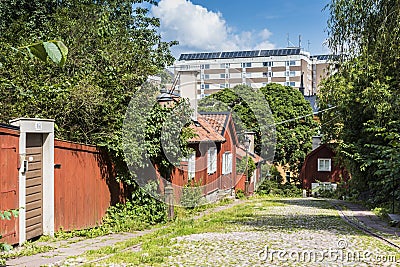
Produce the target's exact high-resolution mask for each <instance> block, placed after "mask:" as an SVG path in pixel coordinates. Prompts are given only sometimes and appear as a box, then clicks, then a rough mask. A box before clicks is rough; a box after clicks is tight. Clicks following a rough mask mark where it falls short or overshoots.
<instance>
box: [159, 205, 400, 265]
mask: <svg viewBox="0 0 400 267" xmlns="http://www.w3.org/2000/svg"><path fill="white" fill-rule="evenodd" d="M281 204H283V205H280V206H270V207H267V208H264V207H263V205H262V203H257V202H256V203H254V210H255V217H253V218H249V221H247V222H246V221H245V222H243V223H241V224H234V225H232V227H231V228H230V229H226V231H225V232H223V233H203V234H194V235H189V236H182V237H178V238H176V241H177V243H176V244H175V246H174V254H173V255H171V256H170V257H169V259H168V262H166V263H165V264H164V266H343V265H346V266H397V264H400V259H399V258H398V259H396V260H397V261H398V262H397V263H396V262H393V261H394V259H392V258H391V259H389V257H394V256H395V255H396V254H395V252H394V251H393V250H392V249H391V248H389V247H388V246H386V245H385V244H384V243H382V242H381V241H379V240H377V239H375V238H373V237H371V236H368V235H366V234H365V233H363V232H360V231H359V230H357V229H355V228H353V227H351V226H350V225H348V224H346V223H344V222H343V220H341V218H340V217H339V216H338V214H337V211H336V210H335V209H333V208H332V206H331V205H330V204H329V203H327V202H325V201H319V200H312V199H297V200H285V201H282V203H281ZM378 257H381V258H382V260H381V259H380V258H378ZM384 257H386V258H384ZM378 260H379V262H378Z"/></svg>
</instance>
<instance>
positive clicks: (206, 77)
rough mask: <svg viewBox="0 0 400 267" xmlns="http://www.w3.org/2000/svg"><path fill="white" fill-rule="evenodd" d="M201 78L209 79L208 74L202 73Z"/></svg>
mask: <svg viewBox="0 0 400 267" xmlns="http://www.w3.org/2000/svg"><path fill="white" fill-rule="evenodd" d="M201 78H202V79H203V80H208V79H210V74H202V75H201Z"/></svg>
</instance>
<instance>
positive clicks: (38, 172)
mask: <svg viewBox="0 0 400 267" xmlns="http://www.w3.org/2000/svg"><path fill="white" fill-rule="evenodd" d="M26 158H27V159H28V171H27V172H26V191H25V194H26V206H25V214H26V239H32V238H34V237H37V236H40V235H42V234H43V216H42V215H43V135H42V134H27V135H26Z"/></svg>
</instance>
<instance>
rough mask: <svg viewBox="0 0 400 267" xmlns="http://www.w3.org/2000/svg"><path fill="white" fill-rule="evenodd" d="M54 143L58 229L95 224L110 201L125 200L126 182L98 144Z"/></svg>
mask: <svg viewBox="0 0 400 267" xmlns="http://www.w3.org/2000/svg"><path fill="white" fill-rule="evenodd" d="M54 143H55V144H54V163H55V167H56V169H55V170H54V173H55V174H54V179H55V203H54V205H55V230H56V231H57V230H59V229H61V228H62V229H64V230H73V229H84V228H88V227H93V226H96V225H97V224H99V223H100V222H101V219H102V217H103V216H104V215H105V213H106V210H107V208H108V207H110V205H112V204H115V203H116V202H119V201H122V200H123V193H124V192H123V191H124V190H123V186H122V185H121V184H118V183H117V182H115V180H114V179H113V177H112V176H113V174H112V173H111V169H112V168H111V164H110V163H109V162H108V161H107V160H105V159H106V158H105V157H103V156H102V153H100V151H99V150H98V149H97V148H96V147H95V146H88V145H81V144H76V143H71V142H66V141H57V140H56V141H55V142H54Z"/></svg>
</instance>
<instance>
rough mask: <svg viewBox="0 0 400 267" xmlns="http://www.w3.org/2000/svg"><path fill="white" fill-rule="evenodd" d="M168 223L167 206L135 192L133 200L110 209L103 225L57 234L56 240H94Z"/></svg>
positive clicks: (142, 192) (61, 231)
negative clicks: (84, 238)
mask: <svg viewBox="0 0 400 267" xmlns="http://www.w3.org/2000/svg"><path fill="white" fill-rule="evenodd" d="M164 222H166V206H165V204H164V203H162V202H160V201H158V200H156V199H155V198H153V197H150V196H149V195H148V194H147V193H146V192H145V191H144V190H143V189H138V190H136V191H134V193H133V195H132V198H131V200H128V201H127V202H126V203H119V204H117V205H115V206H112V207H110V208H109V209H108V210H107V213H106V215H105V216H104V218H103V221H102V224H101V225H98V226H96V227H93V228H89V229H82V230H73V231H69V232H66V231H63V230H62V229H61V230H60V231H58V232H56V233H55V237H56V238H62V239H66V238H71V237H74V236H80V237H87V238H94V237H97V236H102V235H107V234H110V233H116V232H126V231H137V230H143V229H145V228H147V227H149V226H151V225H155V224H159V223H164Z"/></svg>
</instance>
